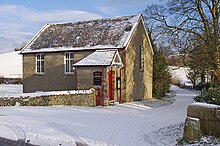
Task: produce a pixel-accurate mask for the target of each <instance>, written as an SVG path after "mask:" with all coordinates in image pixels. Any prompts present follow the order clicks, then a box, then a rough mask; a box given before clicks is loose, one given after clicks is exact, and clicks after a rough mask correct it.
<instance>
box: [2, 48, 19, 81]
mask: <svg viewBox="0 0 220 146" xmlns="http://www.w3.org/2000/svg"><path fill="white" fill-rule="evenodd" d="M0 77H3V78H21V77H22V55H20V54H19V51H18V52H10V53H4V54H0Z"/></svg>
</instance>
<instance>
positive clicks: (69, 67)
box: [65, 52, 73, 74]
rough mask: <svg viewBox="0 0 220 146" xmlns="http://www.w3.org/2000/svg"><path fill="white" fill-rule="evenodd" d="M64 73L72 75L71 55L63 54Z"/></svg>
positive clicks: (68, 53)
mask: <svg viewBox="0 0 220 146" xmlns="http://www.w3.org/2000/svg"><path fill="white" fill-rule="evenodd" d="M65 73H67V74H69V73H73V53H72V52H67V53H65Z"/></svg>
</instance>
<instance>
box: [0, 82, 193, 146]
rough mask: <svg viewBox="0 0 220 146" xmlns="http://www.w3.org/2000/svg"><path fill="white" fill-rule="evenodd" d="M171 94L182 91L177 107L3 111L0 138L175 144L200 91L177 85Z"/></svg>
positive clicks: (98, 144) (131, 105)
mask: <svg viewBox="0 0 220 146" xmlns="http://www.w3.org/2000/svg"><path fill="white" fill-rule="evenodd" d="M172 90H174V91H175V92H177V96H176V97H175V99H176V100H175V102H174V103H173V104H171V105H168V106H162V107H157V108H149V107H142V106H140V105H136V104H135V103H134V102H132V103H126V104H118V105H115V106H109V107H103V108H102V107H75V106H69V107H62V106H54V107H0V111H1V112H0V129H1V130H0V137H6V138H10V139H15V140H17V139H24V140H26V141H27V140H30V143H32V144H38V145H44V146H49V145H65V146H70V145H71V146H72V145H75V142H74V141H78V142H84V143H87V144H89V145H92V146H101V145H105V146H107V145H120V146H134V145H138V146H151V145H155V146H161V145H174V144H176V139H179V138H180V137H181V136H182V126H181V125H182V124H181V123H183V122H184V121H185V118H186V109H187V106H188V105H189V104H191V103H192V102H193V96H195V92H194V91H193V90H187V89H180V88H178V87H177V86H172ZM185 95H188V96H185ZM127 105H129V106H127Z"/></svg>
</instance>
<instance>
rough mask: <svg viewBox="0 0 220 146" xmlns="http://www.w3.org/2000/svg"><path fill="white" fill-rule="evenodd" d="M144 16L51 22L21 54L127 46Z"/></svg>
mask: <svg viewBox="0 0 220 146" xmlns="http://www.w3.org/2000/svg"><path fill="white" fill-rule="evenodd" d="M140 16H141V15H133V16H123V17H115V18H105V19H97V20H90V21H80V22H71V23H59V24H48V25H46V26H45V27H43V28H42V30H41V31H40V32H39V33H38V34H37V35H36V36H35V37H34V38H33V39H32V40H31V41H30V42H29V44H28V45H27V46H25V47H24V49H23V50H22V51H21V53H28V52H38V51H39V52H40V51H56V50H57V51H62V50H69V49H73V50H80V49H98V48H101V49H105V48H108V49H109V48H123V47H124V46H125V45H126V42H127V41H128V39H129V37H130V36H131V33H132V31H133V30H134V28H135V27H136V25H137V22H138V20H139V17H140Z"/></svg>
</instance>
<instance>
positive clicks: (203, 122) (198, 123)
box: [184, 103, 220, 141]
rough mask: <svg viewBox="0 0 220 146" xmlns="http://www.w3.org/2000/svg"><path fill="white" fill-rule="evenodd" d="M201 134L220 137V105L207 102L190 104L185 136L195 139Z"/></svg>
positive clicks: (190, 139)
mask: <svg viewBox="0 0 220 146" xmlns="http://www.w3.org/2000/svg"><path fill="white" fill-rule="evenodd" d="M201 135H210V136H216V137H220V106H218V105H214V104H207V103H193V104H191V105H189V106H188V109H187V118H186V123H185V127H184V138H185V139H186V140H188V141H195V140H196V139H198V138H199V137H200V136H201Z"/></svg>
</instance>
